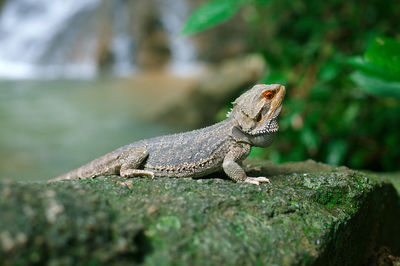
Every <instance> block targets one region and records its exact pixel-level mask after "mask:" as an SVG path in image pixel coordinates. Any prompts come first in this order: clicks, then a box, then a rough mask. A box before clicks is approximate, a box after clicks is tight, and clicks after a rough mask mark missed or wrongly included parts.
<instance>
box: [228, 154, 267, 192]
mask: <svg viewBox="0 0 400 266" xmlns="http://www.w3.org/2000/svg"><path fill="white" fill-rule="evenodd" d="M248 152H249V151H248ZM248 152H247V151H245V154H246V153H247V154H248ZM243 153H244V151H243V148H242V147H234V148H232V149H231V150H230V151H229V152H228V153H227V154H226V156H225V158H224V161H223V163H222V168H223V169H224V172H225V173H226V174H227V175H228V176H229V177H230V178H231V179H233V180H234V181H236V182H238V183H249V184H254V185H259V184H260V182H268V183H269V182H270V181H269V179H268V178H266V177H262V176H260V177H248V176H247V175H246V172H245V171H244V170H243V168H242V167H241V166H240V165H239V164H238V163H237V162H236V161H237V160H240V159H241V157H243Z"/></svg>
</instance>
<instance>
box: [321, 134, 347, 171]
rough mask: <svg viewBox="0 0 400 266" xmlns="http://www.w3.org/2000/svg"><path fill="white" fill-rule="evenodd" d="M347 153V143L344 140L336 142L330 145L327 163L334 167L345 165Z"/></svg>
mask: <svg viewBox="0 0 400 266" xmlns="http://www.w3.org/2000/svg"><path fill="white" fill-rule="evenodd" d="M346 151H347V143H346V141H344V140H342V139H338V140H334V141H332V142H330V143H329V144H328V154H327V158H326V162H327V163H328V164H332V165H339V164H341V163H343V160H344V157H345V155H346Z"/></svg>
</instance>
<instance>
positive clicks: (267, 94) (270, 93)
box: [262, 90, 275, 100]
mask: <svg viewBox="0 0 400 266" xmlns="http://www.w3.org/2000/svg"><path fill="white" fill-rule="evenodd" d="M262 96H263V97H264V98H265V99H267V100H272V99H273V98H274V97H275V91H273V90H266V91H264V92H263V94H262Z"/></svg>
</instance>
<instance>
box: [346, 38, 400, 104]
mask: <svg viewBox="0 0 400 266" xmlns="http://www.w3.org/2000/svg"><path fill="white" fill-rule="evenodd" d="M347 62H348V63H349V64H350V65H352V66H353V67H354V68H356V69H357V70H358V71H357V72H354V73H352V74H351V76H350V78H351V79H352V80H353V81H354V82H355V83H356V84H357V85H358V86H359V87H360V88H361V89H363V90H365V91H367V92H368V93H370V94H373V95H376V96H386V97H400V42H398V41H396V40H395V39H390V38H384V37H380V38H376V39H375V40H374V41H372V42H371V44H370V46H369V48H368V50H367V51H366V52H365V54H364V57H359V56H357V57H351V58H349V59H348V60H347Z"/></svg>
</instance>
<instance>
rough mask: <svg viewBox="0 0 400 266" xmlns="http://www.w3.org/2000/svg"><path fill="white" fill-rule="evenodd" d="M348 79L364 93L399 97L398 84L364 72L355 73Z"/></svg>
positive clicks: (399, 88)
mask: <svg viewBox="0 0 400 266" xmlns="http://www.w3.org/2000/svg"><path fill="white" fill-rule="evenodd" d="M350 78H351V79H352V80H353V81H354V82H355V83H356V84H357V85H358V86H360V87H361V88H362V89H363V90H365V91H366V92H368V93H370V94H372V95H376V96H384V97H397V98H398V97H400V82H398V81H389V80H385V79H382V78H380V77H377V76H372V75H368V74H366V73H365V72H361V71H356V72H354V73H352V74H351V75H350Z"/></svg>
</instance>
